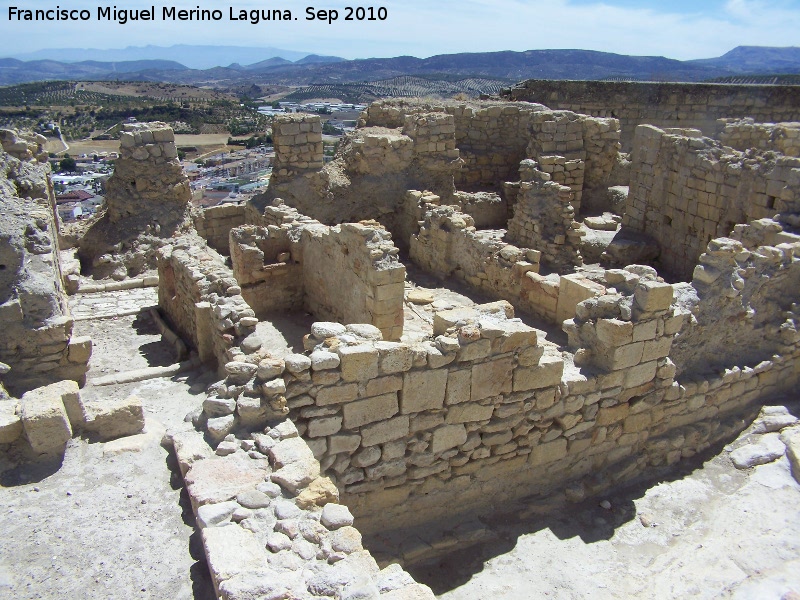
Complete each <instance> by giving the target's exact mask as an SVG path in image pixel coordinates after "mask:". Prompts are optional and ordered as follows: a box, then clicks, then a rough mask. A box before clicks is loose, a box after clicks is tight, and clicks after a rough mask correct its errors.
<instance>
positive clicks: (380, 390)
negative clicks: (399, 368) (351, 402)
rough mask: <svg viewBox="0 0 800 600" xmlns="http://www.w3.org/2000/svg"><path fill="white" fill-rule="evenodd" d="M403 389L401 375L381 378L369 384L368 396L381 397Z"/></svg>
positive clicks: (367, 388)
mask: <svg viewBox="0 0 800 600" xmlns="http://www.w3.org/2000/svg"><path fill="white" fill-rule="evenodd" d="M401 389H403V378H402V377H401V376H399V375H392V376H389V377H379V378H378V379H372V380H370V381H368V382H367V387H366V394H365V395H366V396H380V395H382V394H388V393H390V392H397V391H399V390H401Z"/></svg>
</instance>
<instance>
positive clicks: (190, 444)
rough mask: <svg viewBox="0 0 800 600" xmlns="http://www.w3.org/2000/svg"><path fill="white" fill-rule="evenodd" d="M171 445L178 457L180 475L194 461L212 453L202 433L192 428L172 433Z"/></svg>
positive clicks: (207, 456)
mask: <svg viewBox="0 0 800 600" xmlns="http://www.w3.org/2000/svg"><path fill="white" fill-rule="evenodd" d="M172 447H173V449H174V450H175V456H176V458H177V459H178V466H179V467H180V470H181V475H184V476H185V475H186V473H187V472H188V471H189V468H190V467H191V466H192V465H193V464H194V463H195V462H197V461H199V460H203V459H206V458H210V457H211V456H212V455H213V452H212V450H211V447H210V446H209V445H208V444H207V443H206V441H205V440H204V439H203V434H202V433H200V432H199V431H194V430H192V431H182V432H180V433H176V434H174V435H172Z"/></svg>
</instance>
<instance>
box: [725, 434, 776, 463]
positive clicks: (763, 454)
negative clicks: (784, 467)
mask: <svg viewBox="0 0 800 600" xmlns="http://www.w3.org/2000/svg"><path fill="white" fill-rule="evenodd" d="M785 452H786V446H784V444H783V442H782V441H781V439H780V436H779V435H778V434H777V433H768V434H766V435H763V436H762V437H761V438H760V439H759V440H758V441H756V442H754V443H750V444H746V445H745V446H742V447H741V448H737V449H736V450H734V451H733V452H731V462H733V465H734V466H735V467H736V468H737V469H749V468H750V467H755V466H757V465H764V464H767V463H769V462H772V461H773V460H777V459H778V458H780V457H781V456H783V454H784V453H785Z"/></svg>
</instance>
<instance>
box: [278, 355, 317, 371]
mask: <svg viewBox="0 0 800 600" xmlns="http://www.w3.org/2000/svg"><path fill="white" fill-rule="evenodd" d="M283 360H284V364H285V365H286V370H287V371H289V373H302V372H303V371H308V370H309V369H310V368H311V359H310V358H309V357H308V356H306V355H305V354H290V355H288V356H286V357H285V358H284V359H283Z"/></svg>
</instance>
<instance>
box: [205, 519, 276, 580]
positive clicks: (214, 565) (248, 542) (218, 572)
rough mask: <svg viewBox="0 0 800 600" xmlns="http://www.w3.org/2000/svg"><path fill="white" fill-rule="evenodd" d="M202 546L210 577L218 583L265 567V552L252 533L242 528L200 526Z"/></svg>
mask: <svg viewBox="0 0 800 600" xmlns="http://www.w3.org/2000/svg"><path fill="white" fill-rule="evenodd" d="M203 546H204V547H205V550H206V561H207V563H208V570H209V571H210V572H211V576H212V577H213V578H214V581H216V582H217V583H218V584H219V583H221V582H223V581H226V580H228V579H230V578H231V577H234V576H236V575H239V574H245V573H249V572H253V571H257V570H258V569H262V568H264V566H265V565H266V564H267V560H268V554H267V550H266V548H264V547H263V546H262V545H261V544H260V543H259V542H258V538H257V537H256V536H255V535H253V534H252V533H251V532H249V531H247V530H246V529H243V528H241V527H207V528H205V529H203Z"/></svg>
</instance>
